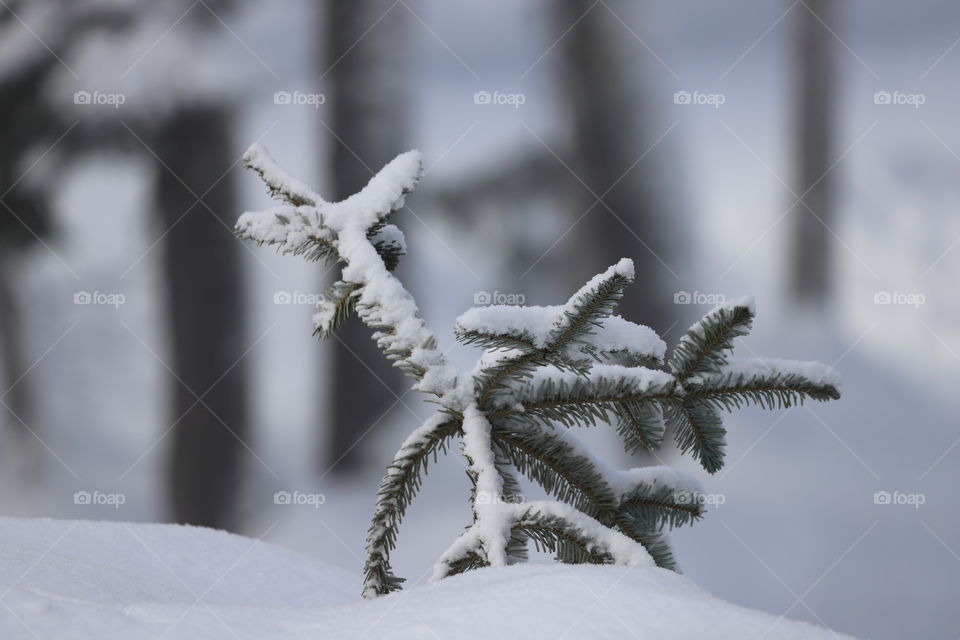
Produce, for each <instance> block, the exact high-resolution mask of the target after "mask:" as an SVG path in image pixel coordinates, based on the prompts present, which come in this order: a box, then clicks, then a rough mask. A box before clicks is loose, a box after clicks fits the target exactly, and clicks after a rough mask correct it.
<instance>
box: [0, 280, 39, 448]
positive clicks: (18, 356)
mask: <svg viewBox="0 0 960 640" xmlns="http://www.w3.org/2000/svg"><path fill="white" fill-rule="evenodd" d="M21 313H22V309H21V307H20V303H19V301H18V300H17V295H16V291H15V290H14V284H13V282H12V278H11V273H10V267H9V265H6V264H0V356H2V358H3V363H2V367H3V378H2V382H0V385H2V388H0V395H2V396H3V397H2V400H3V405H2V406H0V415H4V417H5V418H6V420H5V422H6V423H7V424H9V425H10V426H11V427H13V429H12V431H13V432H15V433H17V434H18V435H19V436H21V437H24V438H25V439H29V438H30V435H29V433H27V431H26V429H27V426H26V425H32V420H31V416H30V411H31V403H30V387H29V380H25V379H24V380H21V379H20V376H22V375H24V373H26V371H27V369H28V367H29V364H28V363H27V360H26V358H25V357H24V354H23V342H24V338H25V336H24V335H23V326H22V322H21Z"/></svg>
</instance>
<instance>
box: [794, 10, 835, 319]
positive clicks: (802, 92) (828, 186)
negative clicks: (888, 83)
mask: <svg viewBox="0 0 960 640" xmlns="http://www.w3.org/2000/svg"><path fill="white" fill-rule="evenodd" d="M833 9H834V7H833V1H832V0H810V1H809V2H807V3H806V5H803V4H801V5H798V6H797V7H796V9H795V11H796V18H797V23H796V25H795V27H796V29H797V33H796V50H795V52H794V56H795V62H794V64H795V69H794V75H795V77H796V85H795V87H794V91H795V94H794V95H795V99H794V103H795V104H796V105H797V106H796V111H795V122H794V135H795V139H794V150H795V154H796V155H795V158H796V166H795V174H796V178H795V187H794V189H795V191H796V194H797V196H801V201H800V202H799V203H797V204H796V205H794V207H793V209H792V211H791V217H792V219H793V239H792V245H793V246H792V256H791V265H790V285H791V289H792V291H793V292H794V293H795V294H796V296H797V297H798V298H799V299H800V301H801V303H803V304H806V305H814V306H822V305H823V304H825V303H826V302H827V299H828V297H829V295H830V272H831V269H832V267H833V261H832V256H831V253H832V252H831V246H830V245H831V242H830V231H829V229H828V227H831V226H833V225H834V224H835V220H834V218H835V216H834V203H833V179H832V177H831V175H830V173H828V172H829V170H830V163H831V162H832V158H831V154H832V143H833V137H834V127H835V118H834V100H833V98H834V75H835V70H834V55H833V49H834V47H833V40H834V38H833V35H832V34H831V33H830V32H829V31H828V30H827V27H825V26H824V24H823V23H821V20H822V21H823V22H824V23H826V24H827V25H831V27H830V28H831V29H833V30H834V31H836V29H835V26H833V24H832V20H831V18H832V14H833ZM791 200H795V198H793V196H791Z"/></svg>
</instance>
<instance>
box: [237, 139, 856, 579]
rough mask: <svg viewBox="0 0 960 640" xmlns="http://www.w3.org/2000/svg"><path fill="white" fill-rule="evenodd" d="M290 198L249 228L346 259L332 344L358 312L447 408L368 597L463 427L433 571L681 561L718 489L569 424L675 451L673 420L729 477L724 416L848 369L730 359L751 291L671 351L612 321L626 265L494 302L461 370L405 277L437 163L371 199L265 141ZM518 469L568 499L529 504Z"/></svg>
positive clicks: (278, 183) (464, 322)
mask: <svg viewBox="0 0 960 640" xmlns="http://www.w3.org/2000/svg"><path fill="white" fill-rule="evenodd" d="M245 160H246V163H247V166H249V167H250V168H251V169H253V170H254V171H256V172H257V173H258V174H259V175H260V177H261V178H262V179H263V180H264V182H266V183H267V186H268V188H269V190H270V192H271V194H273V195H274V196H275V197H276V198H278V199H279V200H281V202H282V204H281V205H279V206H276V207H272V208H270V209H267V210H266V211H260V212H254V213H245V214H243V216H241V218H240V220H239V221H238V223H237V229H236V231H237V234H238V235H239V236H240V237H241V238H244V239H248V240H251V241H254V242H257V243H260V244H269V245H273V246H275V247H277V249H278V250H279V251H280V252H281V253H286V254H293V255H300V256H303V257H305V258H307V259H310V260H325V261H328V262H334V263H339V264H341V265H342V268H341V277H340V279H339V280H337V281H336V282H334V283H333V285H332V286H331V287H330V289H329V291H328V292H327V294H326V296H325V298H324V300H323V301H322V302H321V303H320V305H319V306H318V310H317V313H316V315H315V317H314V323H315V329H316V332H317V334H318V335H320V336H321V337H326V336H329V335H330V334H331V333H333V332H334V331H336V329H337V327H339V326H340V325H341V324H342V322H343V321H344V320H345V319H346V318H347V317H349V316H350V315H351V314H354V313H355V314H357V315H358V316H359V317H360V319H361V320H362V321H363V322H364V323H365V324H366V325H367V326H368V327H369V328H370V329H371V330H372V331H373V337H374V338H375V339H376V341H377V344H378V345H379V346H380V348H381V349H382V350H383V352H384V354H385V355H386V357H387V358H389V359H392V360H394V361H395V365H396V366H398V367H400V368H401V369H403V370H404V371H405V372H406V373H408V374H409V375H411V376H412V377H413V378H415V380H416V383H415V388H417V389H418V390H420V391H422V392H424V393H427V394H431V395H432V396H435V398H434V399H433V401H434V402H435V403H436V404H438V405H439V409H438V410H437V412H436V414H435V415H434V416H433V417H432V418H430V419H429V420H428V421H427V422H426V423H424V424H423V425H422V426H421V427H419V428H418V429H416V430H415V431H414V432H413V433H412V434H410V436H408V437H407V438H406V439H405V440H404V442H403V444H402V445H401V447H400V450H399V451H398V452H397V454H396V455H395V456H394V459H393V461H392V462H391V463H390V465H389V466H388V467H387V471H386V474H385V475H384V477H383V480H382V481H381V483H380V489H379V491H378V494H377V501H376V507H375V509H374V514H373V518H372V520H371V524H370V528H369V532H368V536H367V547H366V550H367V559H366V563H365V567H364V568H365V578H364V586H363V594H364V596H365V597H374V596H377V595H382V594H386V593H389V592H390V591H393V590H396V589H399V588H400V586H401V583H402V581H403V579H402V578H400V577H398V576H395V575H394V574H393V573H392V570H391V567H390V553H391V552H392V551H393V549H394V547H395V546H396V541H397V533H398V529H399V526H400V522H401V520H402V519H403V517H404V515H405V513H406V510H407V508H408V507H409V506H410V504H411V502H412V501H413V499H414V497H415V496H416V494H417V492H418V491H419V489H420V486H421V483H422V479H423V475H424V474H425V473H426V470H427V466H428V463H429V461H430V460H431V459H432V458H435V457H436V456H437V455H438V454H439V453H442V452H446V451H447V447H448V445H449V444H450V443H451V442H452V441H453V440H454V439H455V438H460V440H461V445H462V453H463V455H464V457H465V458H466V460H467V464H468V468H467V475H468V477H469V478H470V480H471V483H472V492H471V504H472V513H473V521H472V523H471V524H470V526H469V527H468V528H467V529H466V531H465V532H464V533H463V534H462V535H461V536H459V537H458V538H457V540H456V541H454V543H453V544H452V545H451V546H450V547H449V548H448V549H447V550H446V551H445V552H444V553H443V554H442V555H441V556H440V558H439V560H438V561H437V563H436V565H435V567H434V571H433V577H434V579H437V578H442V577H444V576H447V575H452V574H455V573H460V572H463V571H466V570H469V569H473V568H477V567H483V566H500V565H506V564H511V563H514V562H518V561H522V560H523V559H525V557H526V551H527V550H526V544H527V543H530V542H532V543H533V545H534V546H536V547H537V548H539V549H541V550H549V551H551V552H553V553H554V554H555V555H556V557H557V559H558V560H560V561H563V562H591V563H613V564H624V565H630V566H652V565H654V564H656V565H658V566H661V567H668V568H673V567H674V560H673V554H672V551H671V549H670V546H669V543H668V541H667V539H666V537H665V530H666V529H670V528H673V527H677V526H681V525H685V524H689V523H691V522H693V521H695V520H697V519H699V518H700V517H702V515H703V507H702V501H701V500H699V497H700V494H702V489H701V488H700V485H699V483H698V482H697V481H696V480H695V479H693V478H692V477H690V476H687V475H685V474H682V473H680V472H679V471H675V470H672V469H669V468H667V467H645V468H636V469H630V470H626V471H623V470H617V469H613V468H610V467H609V466H607V465H606V464H604V463H603V462H602V461H601V460H599V459H598V458H597V457H596V456H595V455H594V454H593V453H592V452H591V451H590V449H589V448H588V447H586V446H585V445H584V444H583V443H582V442H580V441H579V440H578V439H577V438H576V437H575V436H574V435H573V433H572V431H567V430H564V429H562V428H561V427H568V428H569V429H570V430H572V429H574V428H582V427H604V426H607V425H611V426H612V427H613V428H614V429H615V431H616V433H617V434H618V435H619V436H620V438H621V440H622V442H623V447H624V449H625V450H626V451H627V452H628V453H631V454H632V453H636V452H638V451H643V450H655V449H657V448H659V447H660V445H661V443H662V440H663V437H664V433H665V432H666V427H670V428H671V430H672V431H673V433H674V434H675V437H676V440H677V444H678V446H679V448H680V450H681V451H682V452H685V453H690V454H692V455H693V457H695V458H696V459H697V460H698V461H699V462H700V464H701V465H702V466H703V468H704V469H705V470H706V471H708V472H710V473H713V472H715V471H716V470H717V469H719V468H720V467H721V466H722V465H723V459H724V450H725V447H726V431H725V429H724V427H723V422H722V420H721V418H720V413H719V410H721V409H723V410H731V409H735V408H738V407H740V406H742V405H745V404H758V405H760V406H762V407H764V408H778V407H784V406H791V405H792V404H794V403H797V402H801V401H803V400H804V399H808V398H809V399H812V400H821V401H822V400H831V399H836V398H839V395H840V394H839V391H838V385H839V379H838V377H837V376H836V374H835V373H834V372H833V371H832V370H831V369H830V368H829V367H825V366H823V365H820V364H817V363H809V362H794V361H784V360H757V359H754V360H749V361H739V360H730V359H729V355H730V353H731V352H732V351H733V341H734V339H735V338H737V337H741V336H744V335H746V334H747V333H748V332H749V330H750V328H751V326H752V322H753V318H754V315H755V309H754V306H753V302H752V300H751V299H749V298H744V299H739V300H734V301H731V302H729V303H727V304H725V305H722V306H720V307H718V308H717V309H714V310H713V311H711V312H710V313H708V314H707V315H706V316H704V318H702V319H701V320H700V321H699V322H697V323H696V324H694V325H693V326H692V327H691V328H690V330H689V331H687V333H686V334H685V335H684V336H683V338H682V339H681V340H680V343H679V344H678V345H677V346H676V347H675V348H674V350H673V351H672V353H671V354H670V357H669V358H668V359H667V360H666V363H665V364H664V360H665V356H666V345H665V344H664V343H663V340H661V338H660V336H658V335H657V334H656V333H655V332H654V331H653V330H651V329H650V328H648V327H645V326H643V325H640V324H636V323H634V322H632V321H630V320H626V319H624V318H621V317H619V316H616V315H613V311H614V308H615V307H616V304H617V302H619V300H620V298H621V297H622V296H623V294H624V290H625V289H626V287H627V286H628V285H629V284H630V283H631V282H632V281H633V278H634V275H635V274H634V269H633V263H632V262H631V261H630V260H629V259H626V258H624V259H622V260H619V261H618V262H617V263H616V264H614V265H612V266H611V267H609V268H608V269H606V270H604V271H603V272H601V273H600V274H598V275H597V276H595V277H594V278H592V279H591V280H590V281H589V282H587V283H586V284H585V285H584V286H582V287H581V288H580V289H579V290H577V291H576V292H575V293H574V294H573V295H572V296H571V297H570V298H569V299H568V300H567V302H566V303H565V304H563V305H557V306H545V307H522V306H492V307H483V308H475V309H470V310H469V311H467V312H465V313H464V314H463V315H461V316H460V317H459V318H458V319H457V323H456V326H455V331H454V333H455V336H456V337H457V339H458V340H460V341H461V342H463V343H465V344H471V345H475V346H479V347H481V349H482V350H483V354H482V355H481V356H480V358H479V360H478V362H477V364H476V366H475V367H474V368H473V369H472V370H470V371H466V372H459V371H457V370H456V369H455V368H454V367H453V366H452V365H451V364H449V363H448V362H447V360H446V359H445V358H444V356H443V354H442V353H441V352H440V351H439V350H438V349H437V340H436V336H435V335H434V333H433V332H432V331H431V330H430V329H429V328H428V327H427V325H426V323H425V322H424V321H423V319H422V318H421V317H420V315H419V311H418V308H417V305H416V302H415V301H414V299H413V296H411V295H410V293H409V292H408V291H407V290H406V288H405V287H404V286H403V284H402V283H401V282H400V280H399V279H397V277H396V276H394V275H393V270H394V268H395V267H396V265H397V263H398V261H399V260H400V258H401V257H402V256H403V255H405V254H406V251H407V246H406V241H405V239H404V237H403V234H402V233H401V232H400V230H399V229H398V228H397V227H396V226H395V225H393V224H392V217H393V215H394V213H395V212H397V211H398V210H399V209H401V208H402V207H403V202H404V199H405V198H406V197H407V195H408V194H409V193H410V192H411V191H412V190H413V189H414V187H415V186H416V185H417V182H418V181H419V179H420V175H421V172H422V169H421V161H420V156H419V154H418V153H417V152H415V151H411V152H408V153H405V154H401V155H400V156H398V157H397V158H396V159H394V160H393V161H392V162H390V163H389V164H387V166H385V167H384V168H383V169H382V170H381V171H380V172H379V173H377V174H376V175H375V176H374V177H373V178H372V179H371V180H370V182H369V183H368V184H367V185H366V186H365V187H364V188H363V189H362V190H361V191H360V192H358V193H356V194H354V195H352V196H350V197H349V198H347V199H345V200H342V201H340V202H326V201H324V200H323V199H322V198H321V197H320V196H319V195H318V194H316V193H315V192H314V191H313V190H312V189H310V188H309V187H308V186H306V185H305V184H303V183H302V182H300V181H298V180H296V179H295V178H293V177H291V176H289V175H288V174H287V173H286V172H285V171H284V170H283V169H281V168H280V167H279V166H278V165H277V164H276V163H275V162H274V161H273V160H272V159H271V158H270V156H269V155H268V154H267V153H266V151H265V150H263V149H261V148H259V147H252V148H251V149H250V151H248V152H247V154H246V156H245ZM514 471H515V472H516V473H517V474H519V475H522V476H524V477H526V478H528V479H529V480H531V481H532V482H534V483H536V484H538V485H539V486H540V487H542V488H543V489H544V490H545V491H546V493H547V494H548V495H549V496H551V497H552V498H553V499H552V500H539V501H528V500H525V499H524V497H523V496H522V495H521V486H520V484H519V482H518V479H517V476H516V475H515V474H514Z"/></svg>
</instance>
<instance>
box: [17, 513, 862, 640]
mask: <svg viewBox="0 0 960 640" xmlns="http://www.w3.org/2000/svg"><path fill="white" fill-rule="evenodd" d="M0 558H2V560H3V561H2V562H0V590H2V594H0V604H2V605H3V607H2V608H0V635H2V636H3V637H4V638H9V639H10V640H20V639H24V640H28V639H31V638H32V639H34V640H38V639H47V638H51V639H52V638H64V637H71V638H99V639H101V640H114V639H116V640H138V639H140V638H143V639H147V638H149V639H151V640H155V639H156V638H170V639H171V640H173V639H176V638H184V639H191V640H194V639H196V638H204V639H205V640H215V639H217V638H225V639H235V640H238V639H242V638H250V639H251V640H294V639H295V638H304V639H306V638H318V637H319V638H324V639H328V640H341V639H342V640H348V639H349V640H360V639H361V638H383V639H388V638H389V639H395V640H400V639H413V638H444V639H448V638H449V639H458V638H463V639H471V640H472V639H474V638H508V637H514V636H522V637H524V638H531V639H536V638H543V639H544V640H547V639H550V640H555V639H557V638H565V637H569V638H583V637H590V638H597V639H603V638H623V637H631V638H637V639H638V640H641V639H647V638H649V639H650V640H654V639H656V640H661V639H663V640H666V639H668V638H669V639H671V640H673V639H676V640H683V639H687V638H689V639H691V640H693V639H696V640H700V639H701V638H707V637H709V638H716V639H717V640H720V639H723V638H730V639H731V640H747V639H749V638H767V639H769V640H789V639H794V638H796V639H798V640H799V639H804V640H813V639H817V638H823V639H827V638H832V639H833V640H840V639H841V638H845V637H848V636H842V635H840V634H835V633H833V632H831V631H829V630H827V629H823V628H818V627H815V626H813V625H810V624H807V623H803V622H795V621H792V620H787V619H782V618H780V617H777V616H774V615H771V614H768V613H762V612H760V611H754V610H751V609H745V608H743V607H738V606H736V605H732V604H730V603H727V602H724V601H723V600H720V599H718V598H715V597H713V596H711V595H710V594H709V593H707V592H706V591H704V590H703V589H701V588H699V587H697V586H696V585H694V584H693V583H691V582H690V581H689V580H687V579H685V578H683V577H681V576H679V575H677V574H675V573H673V572H670V571H666V570H663V569H656V568H644V569H630V568H625V567H616V568H612V567H595V566H577V567H569V566H564V565H552V566H550V565H530V566H518V567H505V568H500V569H486V570H483V571H475V572H471V573H469V574H467V575H463V576H458V577H454V578H449V579H447V580H443V581H441V582H439V583H433V584H430V585H427V586H421V587H417V588H415V589H412V590H410V591H406V592H402V593H396V594H392V595H390V596H386V597H382V598H378V599H376V600H373V601H359V600H358V598H357V595H356V586H357V584H358V579H359V576H356V575H352V574H350V573H348V572H346V571H343V570H342V569H339V568H337V567H333V566H330V565H327V564H324V563H322V562H320V561H317V560H312V559H310V558H307V557H305V556H300V555H298V554H295V553H292V552H290V551H286V550H284V549H281V548H279V547H276V546H274V545H271V544H268V543H265V542H261V541H259V540H253V539H249V538H244V537H241V536H235V535H231V534H227V533H224V532H221V531H213V530H210V529H202V528H196V527H182V526H175V525H153V524H130V523H125V522H111V523H107V522H84V521H67V520H22V519H13V518H3V519H0ZM545 585H546V586H547V588H545Z"/></svg>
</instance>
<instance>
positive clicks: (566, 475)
mask: <svg viewBox="0 0 960 640" xmlns="http://www.w3.org/2000/svg"><path fill="white" fill-rule="evenodd" d="M491 433H492V435H493V438H494V440H495V441H496V443H497V444H498V445H500V446H499V447H498V450H499V451H500V452H501V454H502V455H503V456H504V457H506V458H508V459H509V460H510V462H511V463H512V464H513V466H514V467H516V469H517V470H518V471H519V472H520V473H522V474H523V475H525V476H526V477H527V478H529V479H530V480H532V481H534V482H536V483H537V484H539V485H540V486H541V487H543V489H544V491H546V492H547V493H549V494H550V495H552V496H554V497H555V498H557V499H558V500H561V501H562V502H565V503H567V504H569V505H572V506H574V507H576V508H577V509H579V510H580V511H582V512H584V513H586V514H587V515H591V516H594V517H598V516H599V515H600V514H606V515H607V516H609V515H610V514H612V513H613V512H614V511H615V510H616V504H617V498H616V496H615V495H614V494H613V491H612V490H611V489H610V487H609V486H608V484H607V481H606V479H605V478H604V475H603V472H602V471H601V470H600V469H599V468H598V467H597V465H596V464H595V463H594V461H593V460H592V459H591V458H590V457H589V456H587V455H584V453H583V452H582V451H581V449H580V447H578V446H577V444H576V443H575V441H571V440H568V439H566V438H564V437H562V436H560V435H559V434H557V433H555V432H552V431H547V430H541V429H536V428H533V427H531V426H529V425H525V424H519V423H512V422H509V421H502V422H497V423H495V424H494V428H493V431H492V432H491Z"/></svg>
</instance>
